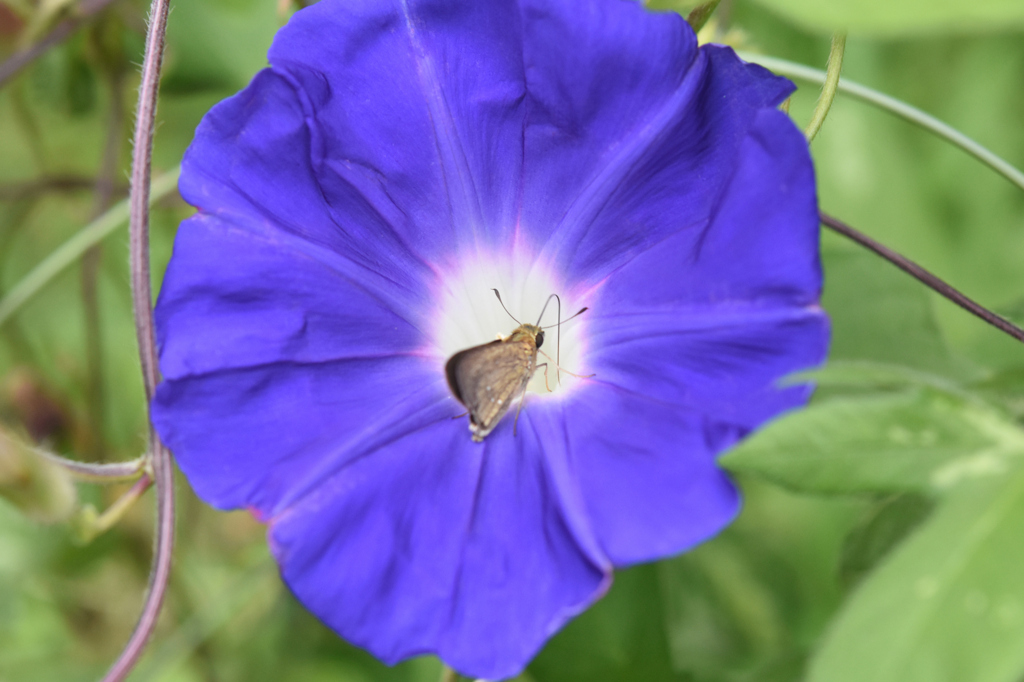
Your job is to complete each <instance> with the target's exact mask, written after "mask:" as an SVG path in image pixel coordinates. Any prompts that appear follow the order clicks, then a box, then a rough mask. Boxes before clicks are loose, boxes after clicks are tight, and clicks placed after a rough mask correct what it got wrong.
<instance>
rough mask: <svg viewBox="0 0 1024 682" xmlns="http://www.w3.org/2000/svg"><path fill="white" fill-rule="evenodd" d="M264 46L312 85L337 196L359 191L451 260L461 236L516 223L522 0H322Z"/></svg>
mask: <svg viewBox="0 0 1024 682" xmlns="http://www.w3.org/2000/svg"><path fill="white" fill-rule="evenodd" d="M311 45H315V46H316V49H315V50H312V49H310V46H311ZM269 57H270V62H271V63H272V64H273V65H274V68H275V69H277V70H278V71H280V72H281V73H283V74H285V75H286V77H287V78H288V79H289V80H290V81H291V82H292V83H294V84H295V85H296V87H297V88H299V89H301V91H302V92H303V93H304V94H305V101H304V105H305V107H306V116H307V120H308V121H309V123H310V130H311V133H312V134H313V138H312V144H311V157H312V163H313V167H314V169H315V171H316V175H317V178H318V181H319V183H320V186H321V188H322V189H323V191H324V193H325V196H326V198H327V200H328V201H329V202H330V203H332V205H341V204H343V203H344V201H345V198H346V197H347V196H348V195H349V194H351V192H352V191H353V190H355V191H357V192H358V194H359V195H360V196H361V197H363V198H364V199H365V200H366V201H367V202H368V203H369V204H370V205H372V206H373V207H374V208H375V209H376V210H377V211H379V212H380V213H381V214H382V215H385V216H388V221H389V223H390V224H392V225H393V226H395V229H396V231H397V232H398V233H399V234H400V236H401V239H402V240H403V241H405V242H406V243H408V244H411V245H414V246H415V250H416V252H417V253H418V254H420V255H422V256H424V257H425V258H426V260H428V261H430V262H438V263H439V264H441V265H445V266H447V265H451V264H450V263H447V262H446V260H447V259H450V258H451V257H452V256H453V250H452V249H451V246H452V244H453V243H456V244H458V245H459V246H460V248H463V249H466V248H472V247H475V246H482V245H488V244H494V243H500V242H501V241H502V240H503V238H504V236H505V235H507V234H508V232H509V230H511V228H512V225H513V223H514V220H515V208H516V206H517V202H518V198H519V176H520V173H521V158H522V147H523V145H522V116H523V106H522V104H523V88H524V85H523V62H522V41H521V35H520V31H519V15H518V9H517V6H516V4H515V3H514V2H511V1H510V0H488V2H478V1H476V0H455V1H450V0H446V1H444V2H440V1H438V0H397V1H396V2H372V1H369V0H353V1H352V2H347V3H345V5H344V9H343V10H342V11H339V8H338V5H336V4H332V3H325V4H323V5H316V6H313V7H310V8H308V9H306V10H304V11H302V12H299V13H297V14H296V15H295V17H293V19H292V21H291V22H290V23H289V25H288V28H287V30H285V31H282V32H281V33H280V34H278V37H277V39H276V40H275V42H274V45H273V47H272V48H271V51H270V55H269Z"/></svg>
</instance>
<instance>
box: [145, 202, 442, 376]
mask: <svg viewBox="0 0 1024 682" xmlns="http://www.w3.org/2000/svg"><path fill="white" fill-rule="evenodd" d="M268 232H269V234H262V233H257V232H254V231H252V230H245V229H238V228H235V227H234V226H232V225H228V224H225V223H224V222H223V221H222V220H220V219H218V218H215V217H212V216H209V215H204V214H200V215H198V216H195V217H193V218H191V219H189V220H187V221H185V222H184V223H183V224H182V226H181V228H180V229H179V231H178V237H177V240H176V241H175V246H174V254H175V257H174V258H173V259H172V260H171V263H170V265H169V267H168V270H167V274H166V276H165V278H164V284H163V287H161V290H160V299H159V302H158V304H157V307H156V322H157V332H158V341H159V347H160V368H161V371H162V372H163V374H164V377H165V378H166V379H170V380H175V379H180V378H183V377H185V376H189V375H194V374H202V373H205V372H216V371H223V370H227V369H235V368H243V367H255V366H259V365H264V364H268V363H275V362H278V363H317V362H326V361H330V360H339V359H346V358H379V357H384V356H388V355H400V354H415V353H418V352H421V351H422V349H423V346H424V343H425V342H424V336H425V335H424V333H423V332H422V331H421V330H420V329H419V327H418V326H417V325H418V324H421V323H423V320H424V318H425V317H426V314H425V310H424V308H426V305H427V304H426V303H421V310H420V311H415V310H413V309H412V308H407V306H404V305H399V304H397V303H396V302H395V300H394V299H395V298H397V297H401V298H404V299H406V302H407V303H409V304H410V305H411V301H412V300H415V299H414V298H413V293H412V292H408V291H407V292H405V293H404V295H402V294H398V295H397V296H396V293H395V291H394V288H393V289H392V291H390V292H387V293H385V292H382V291H380V290H379V289H378V288H377V287H374V288H373V290H369V289H368V288H367V285H366V284H364V282H359V281H358V280H359V279H363V280H364V281H365V280H366V279H369V276H364V275H362V274H360V273H353V272H352V271H351V270H352V268H351V262H349V261H348V260H347V259H345V258H343V257H341V256H338V255H337V254H335V253H334V252H333V251H331V250H330V249H324V248H322V247H318V246H317V245H316V244H313V243H311V242H309V241H306V240H304V239H302V238H299V237H296V236H294V235H292V234H290V233H288V232H287V231H284V230H280V231H273V230H270V231H268ZM353 277H355V278H356V279H355V280H354V279H353ZM425 297H426V294H425V293H418V294H417V296H416V298H425ZM396 308H398V309H399V310H401V311H402V312H403V313H404V314H405V315H407V316H408V317H409V318H412V320H413V321H410V320H409V319H406V317H403V316H402V315H401V314H399V313H398V312H396V311H395V309H396ZM172 332H173V333H172Z"/></svg>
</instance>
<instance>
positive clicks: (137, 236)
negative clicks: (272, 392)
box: [103, 0, 174, 682]
mask: <svg viewBox="0 0 1024 682" xmlns="http://www.w3.org/2000/svg"><path fill="white" fill-rule="evenodd" d="M169 5H170V0H153V3H152V5H150V16H149V31H148V33H147V35H146V57H145V60H144V61H143V65H142V84H141V86H140V87H139V107H138V112H137V114H136V117H135V149H134V151H133V154H132V191H131V196H130V198H129V201H130V216H131V217H130V222H129V248H130V264H131V281H132V303H133V308H134V312H135V330H136V334H137V336H138V341H139V356H140V359H141V364H142V378H143V383H144V385H145V389H146V404H147V405H149V404H150V402H151V401H152V398H153V393H154V391H155V389H156V384H157V381H158V380H159V373H158V369H157V354H156V341H155V337H154V333H153V309H152V294H151V292H150V281H149V180H150V164H151V160H152V152H153V129H154V123H155V118H156V103H157V95H158V90H159V85H160V67H161V66H162V63H163V54H164V35H165V33H166V30H167V12H168V9H169ZM149 445H150V449H149V452H150V454H151V457H152V467H153V480H154V482H155V484H156V506H157V509H156V538H155V548H154V551H153V564H152V569H151V571H150V574H149V586H148V589H147V595H146V602H145V604H144V605H143V608H142V613H141V614H140V616H139V620H138V623H137V624H136V625H135V630H134V631H133V632H132V634H131V637H130V638H129V639H128V643H127V644H126V645H125V647H124V649H123V650H122V651H121V655H120V656H119V657H118V659H117V660H116V661H115V662H114V664H113V666H111V668H110V670H109V671H108V672H107V674H106V676H105V677H104V678H103V681H104V682H120V681H121V680H123V679H124V678H125V677H127V675H128V673H129V672H131V670H132V668H133V667H134V666H135V663H136V662H137V661H138V659H139V656H141V655H142V650H143V648H144V647H145V646H146V642H147V641H148V640H149V637H150V635H151V634H152V633H153V628H154V627H155V626H156V621H157V616H158V615H159V614H160V607H161V606H162V605H163V600H164V594H165V593H166V591H167V581H168V578H169V577H170V572H171V550H172V548H173V545H174V479H173V470H172V468H171V454H170V452H168V450H167V448H166V447H164V445H163V443H161V442H160V436H159V435H158V434H157V433H156V430H154V429H153V427H152V423H151V424H150V432H149Z"/></svg>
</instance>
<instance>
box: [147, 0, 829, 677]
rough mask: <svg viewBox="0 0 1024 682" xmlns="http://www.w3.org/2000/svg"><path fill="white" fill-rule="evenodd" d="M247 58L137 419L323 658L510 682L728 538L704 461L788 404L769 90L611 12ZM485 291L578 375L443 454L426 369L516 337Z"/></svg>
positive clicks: (812, 289)
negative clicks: (285, 600) (308, 627)
mask: <svg viewBox="0 0 1024 682" xmlns="http://www.w3.org/2000/svg"><path fill="white" fill-rule="evenodd" d="M269 60H270V63H271V65H272V66H271V67H270V68H268V69H265V70H264V71H262V72H261V73H259V74H258V75H257V76H256V77H255V79H254V80H253V82H252V83H251V84H250V85H249V87H248V88H246V89H245V90H244V91H243V92H241V93H239V94H238V95H236V96H235V97H232V98H231V99H229V100H226V101H224V102H222V103H221V104H219V105H217V106H216V107H214V109H213V110H212V111H211V112H210V113H209V114H208V115H207V116H206V118H205V119H204V120H203V122H202V124H201V125H200V127H199V130H198V131H197V133H196V139H195V141H194V143H193V144H192V146H191V147H190V149H189V151H188V153H187V154H186V157H185V160H184V165H183V172H182V178H181V193H182V195H183V196H184V197H185V199H186V200H188V201H189V202H190V203H192V204H193V205H195V206H196V207H198V209H199V212H198V214H197V215H195V216H194V217H192V218H190V219H189V220H187V221H185V222H184V223H183V224H182V226H181V229H180V231H179V233H178V236H177V241H176V244H175V250H174V257H173V258H172V260H171V264H170V267H169V268H168V271H167V276H166V279H165V281H164V285H163V289H162V291H161V293H160V300H159V304H158V306H157V323H158V330H159V342H160V348H161V359H160V362H161V368H162V370H163V374H164V377H165V380H164V382H163V383H162V384H161V385H160V388H159V390H158V393H157V398H156V400H155V403H154V405H153V408H154V419H155V423H156V425H157V428H158V429H159V432H160V434H161V435H162V436H163V438H164V439H165V441H166V442H167V443H168V444H169V445H170V446H171V447H172V448H173V450H174V451H175V453H176V455H177V458H178V462H179V464H180V466H181V468H182V470H183V471H184V472H185V474H186V475H187V476H188V478H189V480H190V481H191V483H192V485H193V486H194V488H195V490H196V491H197V493H198V494H199V495H200V496H201V497H202V498H203V499H204V500H206V501H208V502H209V503H210V504H212V505H214V506H216V507H219V508H222V509H233V508H239V507H247V508H249V509H252V510H253V511H254V513H255V514H257V515H258V517H259V518H261V519H263V520H265V521H266V522H267V523H268V524H269V526H270V528H269V537H270V544H271V547H272V550H273V553H274V555H275V556H276V558H277V560H278V562H279V563H280V566H281V571H282V574H283V577H284V580H285V581H286V582H287V583H288V585H289V586H290V587H291V589H292V590H293V591H294V593H295V595H296V596H297V597H298V598H299V599H300V600H301V601H302V602H303V603H304V604H305V605H306V606H307V607H308V608H309V609H310V610H312V611H313V612H314V613H315V614H317V616H319V617H320V618H321V619H322V620H323V621H324V622H326V623H327V624H328V625H330V626H331V627H332V628H334V629H335V630H336V631H337V632H338V633H340V634H341V635H342V636H343V637H345V638H346V639H348V640H350V641H351V642H354V643H355V644H358V645H360V646H363V647H365V648H367V649H369V650H370V651H372V652H373V653H374V654H376V655H377V656H379V657H380V658H382V659H383V660H385V661H387V662H395V661H398V660H401V659H403V658H406V657H409V656H414V655H417V654H424V653H436V654H438V655H439V656H440V657H441V658H443V659H444V660H445V661H447V662H448V663H449V664H451V665H452V666H453V667H455V668H456V669H458V670H459V671H461V672H463V673H465V674H468V675H472V676H476V677H485V678H491V679H494V678H501V677H505V676H509V675H513V674H515V673H516V672H517V671H519V670H520V669H522V668H523V666H524V665H525V664H526V663H527V662H528V661H529V659H530V658H531V657H532V656H533V655H534V654H535V653H536V652H537V650H538V649H539V648H540V647H541V645H542V644H543V642H544V641H545V639H546V638H548V637H549V636H551V634H552V633H554V632H555V631H556V630H557V629H558V628H560V627H561V626H562V625H563V624H564V623H565V622H566V620H568V619H569V618H571V617H573V616H574V615H576V614H578V613H580V612H581V611H582V610H584V609H585V608H587V606H589V605H590V604H592V603H593V602H594V601H595V600H596V599H598V598H600V596H601V595H602V594H603V593H604V592H605V591H606V590H607V589H608V587H609V585H610V583H611V577H612V569H613V568H615V567H619V566H626V565H629V564H633V563H637V562H642V561H650V560H652V559H656V558H658V557H663V556H666V555H670V554H675V553H678V552H681V551H684V550H686V549H687V548H690V547H692V546H694V545H695V544H697V543H699V542H701V541H703V540H706V539H707V538H709V537H711V536H713V535H714V534H715V533H717V532H718V531H719V530H720V529H721V528H722V527H723V526H725V525H726V524H727V523H729V521H730V520H731V519H732V518H733V517H734V516H735V515H736V513H737V510H738V506H739V499H738V495H737V492H736V489H735V488H734V487H733V485H732V483H731V482H730V481H729V479H728V478H727V477H726V476H725V475H724V474H723V472H722V471H720V470H719V469H718V468H717V467H716V465H715V458H716V455H717V454H718V453H719V452H721V451H722V450H723V449H724V448H727V447H729V446H730V445H731V444H733V443H735V442H736V441H737V440H738V439H740V438H742V437H743V436H744V435H745V434H747V433H749V432H750V431H751V430H752V429H754V428H756V427H757V426H758V425H759V424H761V423H763V422H764V421H765V420H767V419H770V418H771V417H772V416H774V415H777V414H779V413H780V412H782V411H784V410H787V409H790V408H792V407H794V406H798V405H800V404H802V403H803V402H804V401H805V400H806V398H807V395H808V389H807V388H806V387H799V386H790V387H779V380H780V378H782V377H784V376H785V375H787V374H789V373H791V372H794V371H796V370H799V369H802V368H807V367H809V366H813V365H815V364H817V363H819V362H820V361H821V360H822V359H823V356H824V353H825V349H826V344H827V320H826V317H825V316H824V314H823V313H822V311H821V310H820V308H819V307H818V297H819V291H820V286H821V273H820V267H819V262H818V253H817V249H818V242H817V239H818V237H817V208H816V201H815V189H814V177H813V170H812V167H811V162H810V158H809V156H808V151H807V146H806V144H805V143H804V140H803V137H802V135H801V134H800V133H799V132H798V131H797V130H796V129H795V128H794V126H793V125H792V123H791V122H790V121H789V119H788V118H787V117H786V115H785V114H783V113H781V112H779V111H777V110H776V108H775V107H776V105H778V104H779V102H781V101H782V100H783V99H784V98H785V97H786V96H787V95H788V94H789V93H790V92H791V90H792V86H791V84H790V83H789V82H788V81H786V80H784V79H781V78H778V77H775V76H773V75H772V74H770V73H769V72H767V71H765V70H764V69H762V68H760V67H757V66H753V65H750V64H745V63H743V62H741V61H740V60H739V59H738V58H737V57H736V56H735V54H734V53H733V52H732V51H731V50H729V49H727V48H721V47H714V46H705V47H703V48H700V49H698V47H697V43H696V40H695V38H694V35H693V32H692V31H691V30H690V29H689V27H688V26H687V25H686V23H685V21H683V20H682V19H681V18H680V17H679V16H677V15H674V14H653V13H650V12H647V11H645V10H644V9H643V8H642V7H641V6H640V5H639V4H636V3H633V2H626V1H622V0H590V1H581V0H487V1H486V2H481V1H480V0H390V1H388V0H345V1H344V2H340V1H339V2H334V1H331V0H323V1H322V2H320V3H319V4H317V5H314V6H313V7H311V8H309V9H306V10H303V11H301V12H299V13H298V14H296V15H295V17H294V18H293V19H292V20H291V22H290V23H289V24H288V26H287V27H285V28H284V29H283V30H282V31H281V32H280V33H279V34H278V36H277V39H276V40H275V42H274V45H273V47H272V48H271V51H270V55H269ZM492 288H496V289H498V290H499V291H500V292H501V294H502V298H503V300H504V301H505V303H506V305H507V306H508V308H509V311H510V312H511V313H512V314H513V315H515V316H516V317H518V318H520V319H521V320H522V321H523V322H529V323H531V324H532V323H533V322H535V321H536V319H537V316H538V315H539V313H540V310H541V307H542V306H543V304H544V301H545V300H546V299H547V297H548V296H549V295H550V294H552V293H556V294H559V296H560V297H561V300H562V302H563V308H562V310H563V315H562V317H563V318H564V317H567V316H568V314H569V313H571V312H574V311H576V310H578V309H579V308H580V307H582V306H588V307H589V310H588V311H587V312H586V313H585V314H583V315H581V316H579V317H577V318H576V319H574V320H572V321H571V322H567V323H566V324H564V325H562V327H561V329H560V330H555V329H549V330H548V331H547V341H546V342H545V345H544V348H542V350H546V351H550V353H549V354H551V355H554V352H553V351H554V350H555V347H556V344H555V343H554V341H555V340H556V334H557V331H560V332H561V341H560V365H561V366H562V367H564V368H565V369H567V370H569V371H571V372H574V373H576V374H580V375H589V374H593V375H594V376H593V377H590V378H577V377H573V376H569V375H567V374H564V373H562V374H561V381H560V382H558V381H556V379H555V373H554V371H550V372H549V375H548V378H549V383H550V384H551V388H552V389H553V390H552V391H551V392H548V391H547V389H546V387H545V383H544V376H543V375H544V371H543V370H541V371H540V372H538V373H537V375H536V377H535V378H534V380H533V382H532V383H531V385H530V392H529V393H528V394H527V396H526V402H525V408H524V409H523V411H522V414H521V415H520V417H519V421H518V426H517V428H516V429H515V432H514V430H513V421H514V419H513V414H512V413H510V414H508V415H506V416H505V418H504V419H502V420H501V422H500V423H498V426H497V428H495V429H494V431H493V432H492V433H490V434H489V435H488V436H487V437H486V438H484V440H483V442H482V443H475V442H473V440H472V439H471V434H470V431H469V429H468V419H467V418H466V417H461V418H455V417H457V416H458V415H460V414H461V413H463V412H464V410H463V408H462V406H461V405H460V404H459V403H458V402H457V401H456V399H455V398H454V396H453V395H452V393H451V391H450V390H449V388H448V385H447V383H446V379H445V362H446V360H447V359H448V358H449V357H451V356H452V355H453V354H454V353H456V352H458V351H460V350H462V349H465V348H468V347H471V346H475V345H478V344H482V343H485V342H488V341H491V340H493V339H494V338H495V334H503V335H507V334H509V333H510V332H511V331H512V330H513V329H514V328H515V327H516V323H515V322H513V321H512V320H511V319H510V318H509V317H508V316H507V315H506V313H505V312H504V311H503V310H502V309H501V306H500V305H499V304H498V302H497V300H496V299H495V297H494V296H493V294H492V293H491V289H492ZM553 311H554V308H553V307H549V309H548V313H547V314H546V316H545V318H544V320H543V324H545V325H551V324H555V323H556V319H555V315H554V314H553ZM539 361H541V362H543V361H544V359H543V358H541V359H540V360H539ZM549 369H552V368H551V367H550V366H549Z"/></svg>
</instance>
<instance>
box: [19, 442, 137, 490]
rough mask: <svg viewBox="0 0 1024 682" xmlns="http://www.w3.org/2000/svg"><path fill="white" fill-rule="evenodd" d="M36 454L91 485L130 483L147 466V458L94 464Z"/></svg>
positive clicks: (42, 453)
mask: <svg viewBox="0 0 1024 682" xmlns="http://www.w3.org/2000/svg"><path fill="white" fill-rule="evenodd" d="M35 452H36V454H38V455H39V456H40V457H43V458H44V459H46V460H48V461H50V462H52V463H53V464H56V465H58V466H60V467H63V468H64V469H66V470H67V471H68V472H69V473H71V474H72V475H73V476H75V478H80V479H82V480H83V481H90V482H92V483H117V482H119V481H130V480H132V479H135V478H138V477H139V476H141V475H143V474H144V473H145V471H146V467H147V465H148V464H149V458H147V457H138V458H136V459H133V460H129V461H127V462H110V463H105V464H96V463H94V462H79V461H76V460H73V459H67V458H66V457H61V456H60V455H55V454H53V453H52V452H47V451H46V450H40V449H38V448H36V449H35Z"/></svg>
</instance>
